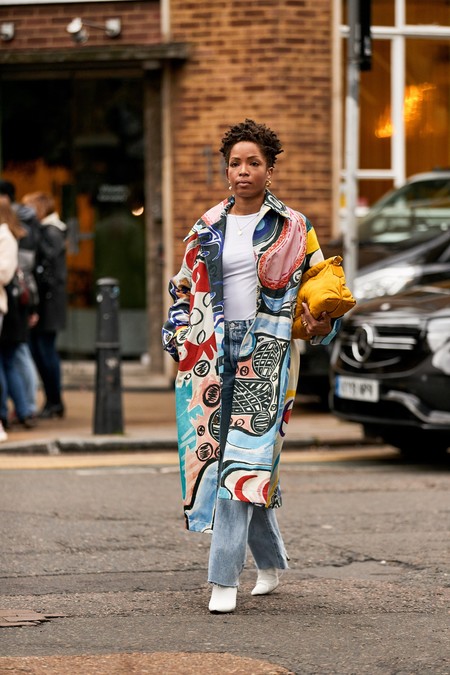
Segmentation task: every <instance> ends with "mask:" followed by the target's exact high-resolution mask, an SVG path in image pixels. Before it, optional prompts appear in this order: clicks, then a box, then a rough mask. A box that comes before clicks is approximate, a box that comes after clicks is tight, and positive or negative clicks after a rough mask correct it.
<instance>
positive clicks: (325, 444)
mask: <svg viewBox="0 0 450 675" xmlns="http://www.w3.org/2000/svg"><path fill="white" fill-rule="evenodd" d="M365 445H370V446H373V445H382V443H381V442H377V441H376V440H374V439H361V438H340V439H333V440H330V441H326V440H324V439H320V438H313V437H311V438H306V439H305V438H303V439H301V440H300V439H298V440H295V439H290V440H286V441H285V442H284V444H283V451H284V450H288V451H289V450H300V449H311V448H334V449H337V448H342V447H355V446H358V447H360V446H365ZM177 449H178V446H177V441H176V440H175V439H173V438H166V439H154V438H153V439H145V438H117V437H98V438H95V437H94V438H88V439H82V438H64V439H63V438H61V439H58V438H55V439H50V440H47V441H42V440H41V441H36V442H33V443H30V442H29V441H18V442H15V443H2V445H1V447H0V456H1V455H11V454H20V455H61V454H64V453H68V454H77V453H79V454H87V453H91V452H93V453H95V452H103V453H114V452H117V453H119V452H125V451H127V452H152V451H153V452H154V451H157V450H173V451H174V452H176V451H177Z"/></svg>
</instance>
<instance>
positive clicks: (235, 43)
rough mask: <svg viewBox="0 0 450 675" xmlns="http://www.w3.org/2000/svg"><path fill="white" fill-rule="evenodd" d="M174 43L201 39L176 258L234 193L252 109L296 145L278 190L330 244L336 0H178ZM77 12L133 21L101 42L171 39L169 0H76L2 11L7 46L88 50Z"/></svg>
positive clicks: (194, 43) (185, 76) (187, 94)
mask: <svg viewBox="0 0 450 675" xmlns="http://www.w3.org/2000/svg"><path fill="white" fill-rule="evenodd" d="M170 8H171V28H172V35H171V40H172V41H175V42H186V43H188V44H190V45H191V48H192V49H191V54H192V56H191V58H190V59H189V60H188V61H187V62H186V63H184V64H183V65H181V66H179V67H178V68H176V69H175V70H174V73H173V86H172V108H171V115H172V130H173V150H174V152H173V171H174V173H173V175H174V185H173V188H174V190H173V194H174V220H175V223H174V226H175V240H176V258H177V261H178V260H179V258H180V257H181V254H182V251H183V249H184V244H182V239H183V237H184V236H185V235H186V233H187V231H188V230H189V229H190V227H191V226H192V224H193V222H194V221H195V220H196V219H197V218H198V217H199V216H200V215H201V214H202V213H203V212H204V211H205V210H206V209H207V208H208V207H209V206H211V205H212V204H214V203H216V202H218V201H219V200H220V199H222V198H223V197H224V196H225V195H227V194H228V189H227V182H226V180H225V177H224V172H223V166H222V163H221V156H220V155H219V152H218V147H219V145H220V139H221V138H222V135H223V133H224V132H225V131H226V129H227V127H228V126H229V125H230V124H233V123H236V122H239V121H241V120H243V119H244V118H245V117H252V118H253V119H255V120H256V121H259V122H264V123H266V124H268V125H269V126H271V127H272V128H273V129H274V130H275V131H276V132H277V133H278V135H279V137H280V139H281V140H282V142H283V144H284V150H285V151H284V153H283V154H282V155H280V156H279V158H278V160H277V164H276V167H275V173H274V178H273V183H272V189H273V191H274V192H275V194H277V196H279V197H280V199H282V200H284V201H286V202H287V203H288V204H289V205H290V206H292V207H293V208H297V209H299V210H300V211H302V212H303V213H305V214H306V215H307V216H308V217H309V218H310V220H311V221H312V222H313V224H314V226H315V227H316V229H317V231H318V234H319V237H320V238H321V239H322V240H326V239H327V238H328V236H329V234H330V227H331V216H330V214H331V205H332V202H331V199H332V195H331V189H332V175H331V166H332V161H331V160H332V147H331V86H332V82H331V30H332V14H331V12H332V9H331V8H332V2H331V0H246V2H245V3H235V2H224V1H223V0H170ZM76 16H81V17H82V18H84V19H85V20H90V21H95V22H99V23H103V22H104V21H105V19H106V18H114V17H119V18H121V19H122V33H121V35H120V36H119V37H117V38H114V39H111V38H108V37H106V36H105V35H104V33H103V32H102V31H97V30H92V29H88V30H89V32H90V35H89V41H88V42H87V43H86V45H87V46H89V47H99V46H105V49H106V48H108V50H110V51H112V50H113V47H114V46H115V45H116V46H120V45H130V44H131V45H149V44H158V43H160V42H161V34H160V4H159V2H157V1H153V0H141V1H139V0H136V1H135V2H113V1H112V2H97V3H95V2H94V3H79V4H77V3H68V4H64V3H63V4H60V5H58V4H56V5H55V4H52V5H25V6H3V7H0V21H1V22H3V21H13V22H14V24H15V31H16V34H15V38H14V40H13V41H12V42H0V50H2V51H3V50H11V51H12V50H30V49H36V50H38V49H67V50H71V49H76V50H80V49H83V48H84V45H75V44H74V43H73V41H72V39H71V37H70V35H69V34H68V33H67V32H66V26H67V24H68V23H69V21H70V20H71V19H73V18H75V17H76Z"/></svg>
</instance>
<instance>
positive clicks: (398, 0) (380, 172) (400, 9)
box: [340, 0, 450, 187]
mask: <svg viewBox="0 0 450 675" xmlns="http://www.w3.org/2000/svg"><path fill="white" fill-rule="evenodd" d="M394 21H395V25H394V26H372V27H371V33H372V38H373V39H376V40H391V41H392V49H391V104H392V124H393V127H394V129H395V133H394V134H393V135H392V138H391V168H390V169H360V168H358V169H357V172H356V176H357V178H358V179H365V180H367V179H369V180H384V179H392V180H393V182H394V186H395V187H400V186H401V185H403V183H404V182H405V180H406V158H405V124H404V117H403V104H404V96H403V92H404V91H405V53H406V40H407V39H408V38H423V39H428V40H433V39H435V40H442V39H448V40H450V27H446V26H436V25H434V24H433V25H431V24H426V25H422V24H420V25H419V24H418V25H411V24H406V22H405V21H406V0H395V17H394ZM340 34H341V37H348V35H349V28H348V26H346V25H343V26H341V28H340ZM341 175H342V176H344V177H345V170H344V171H343V172H341Z"/></svg>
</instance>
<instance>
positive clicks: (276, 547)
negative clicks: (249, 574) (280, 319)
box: [208, 321, 288, 586]
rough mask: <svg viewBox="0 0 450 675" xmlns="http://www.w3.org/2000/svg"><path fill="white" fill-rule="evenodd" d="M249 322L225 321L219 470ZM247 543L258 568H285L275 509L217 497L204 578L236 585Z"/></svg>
mask: <svg viewBox="0 0 450 675" xmlns="http://www.w3.org/2000/svg"><path fill="white" fill-rule="evenodd" d="M251 323H252V322H251V321H226V322H225V339H224V375H223V388H222V413H221V423H220V454H221V458H220V462H219V474H220V468H221V465H222V457H223V451H224V447H225V441H226V437H227V432H228V427H229V425H230V418H231V404H232V400H233V389H234V380H235V375H236V366H237V360H238V356H239V349H240V346H241V343H242V340H243V338H244V336H245V334H246V332H247V330H248V328H249V326H250V325H251ZM247 544H248V546H249V548H250V551H251V552H252V555H253V558H254V560H255V564H256V567H257V568H258V569H268V568H269V567H276V568H278V569H287V567H288V563H287V555H286V551H285V548H284V543H283V539H282V537H281V533H280V530H279V527H278V522H277V518H276V515H275V510H274V509H266V508H265V507H264V506H255V505H253V504H249V503H248V502H241V501H237V500H234V499H217V501H216V510H215V515H214V528H213V533H212V540H211V549H210V553H209V567H208V581H209V582H210V583H213V584H218V585H219V586H238V585H239V575H240V573H241V572H242V570H243V568H244V565H245V561H246V558H247Z"/></svg>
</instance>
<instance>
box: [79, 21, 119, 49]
mask: <svg viewBox="0 0 450 675" xmlns="http://www.w3.org/2000/svg"><path fill="white" fill-rule="evenodd" d="M86 26H87V27H88V28H95V29H96V30H103V31H104V32H105V34H106V36H107V37H110V38H115V37H117V36H118V35H120V33H121V31H122V23H121V20H120V19H106V21H105V23H104V24H101V23H96V22H95V21H86V20H85V19H82V18H81V17H79V16H78V17H76V18H75V19H72V21H71V22H70V23H69V24H68V25H67V26H66V31H67V32H68V33H69V34H70V35H71V37H72V40H73V41H74V42H79V43H83V42H87V40H88V38H89V32H88V31H87V30H86V28H85V27H86Z"/></svg>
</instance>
